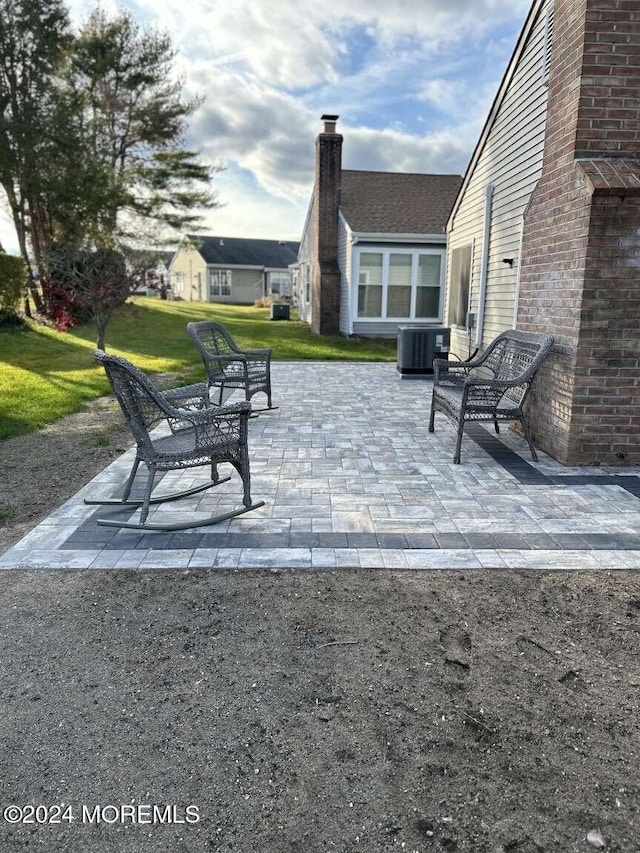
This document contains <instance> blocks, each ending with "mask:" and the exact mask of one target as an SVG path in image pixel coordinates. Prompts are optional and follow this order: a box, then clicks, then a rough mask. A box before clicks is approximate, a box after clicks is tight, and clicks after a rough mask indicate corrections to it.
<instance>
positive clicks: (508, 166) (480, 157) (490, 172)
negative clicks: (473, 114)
mask: <svg viewBox="0 0 640 853" xmlns="http://www.w3.org/2000/svg"><path fill="white" fill-rule="evenodd" d="M551 2H552V0H547V2H546V3H541V4H540V7H539V9H538V10H537V12H535V17H534V18H533V20H532V21H530V24H531V29H530V31H529V35H528V38H527V40H526V42H525V44H524V46H523V48H522V50H521V53H520V57H519V59H518V61H517V63H516V65H515V68H513V70H512V75H511V79H510V80H509V82H508V85H507V88H506V91H505V92H504V93H503V95H502V99H501V102H500V103H499V106H498V110H497V113H496V115H495V118H494V120H493V124H492V126H491V128H490V130H489V131H488V136H487V138H486V140H485V142H484V145H483V146H482V148H481V149H480V150H479V151H478V152H477V154H476V157H477V160H476V162H475V165H472V166H471V167H470V168H471V170H472V171H470V172H469V173H468V174H467V176H466V178H465V185H463V189H462V191H461V193H462V195H461V196H459V198H458V201H457V204H456V206H455V207H454V212H453V214H452V216H451V218H450V220H449V225H448V229H447V230H448V238H449V239H448V264H447V266H448V268H449V269H451V263H450V261H451V252H452V251H453V250H454V249H456V248H459V247H461V246H464V245H467V244H470V243H473V246H474V250H473V260H472V275H471V285H470V310H471V312H473V313H474V314H476V322H478V318H477V313H478V297H479V292H480V281H481V274H482V269H481V265H482V258H483V249H484V246H483V241H484V216H485V195H486V189H487V186H488V185H489V184H492V185H493V187H494V190H493V197H492V208H491V219H490V232H489V253H488V266H487V285H486V293H485V307H484V325H483V334H482V344H481V345H482V346H483V347H484V346H486V344H487V343H488V342H489V341H490V340H492V339H493V338H494V337H495V336H496V335H498V334H499V333H500V332H502V331H504V330H505V329H509V328H511V327H512V325H513V309H514V300H515V293H516V278H517V272H518V254H519V250H520V233H521V223H522V216H523V214H524V211H525V208H526V206H527V203H528V201H529V197H530V195H531V192H532V191H533V189H534V187H535V185H536V182H537V180H538V178H539V177H540V173H541V170H542V153H543V145H544V131H545V120H546V104H547V88H546V86H545V85H544V83H543V78H542V71H543V67H542V66H543V55H544V43H545V16H546V7H547V6H549V5H550V3H551ZM506 258H511V259H513V266H512V267H510V266H509V265H507V264H505V263H504V259H506ZM448 294H449V286H447V299H446V304H445V315H444V316H445V322H446V321H447V316H448ZM475 333H476V329H475V327H474V329H472V332H471V341H470V339H469V335H468V334H467V331H466V330H463V329H459V330H458V329H453V330H452V340H451V349H452V351H454V352H456V353H458V354H461V355H467V354H468V351H469V348H471V349H473V348H475ZM470 344H471V346H470Z"/></svg>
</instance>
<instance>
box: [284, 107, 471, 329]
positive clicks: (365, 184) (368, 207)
mask: <svg viewBox="0 0 640 853" xmlns="http://www.w3.org/2000/svg"><path fill="white" fill-rule="evenodd" d="M337 118H338V117H337V116H323V120H324V122H325V125H324V131H323V132H322V133H320V134H319V136H318V139H317V142H316V181H315V185H314V190H313V195H312V198H311V203H310V205H309V212H308V214H307V220H306V223H305V226H304V230H303V234H302V239H301V242H300V251H299V253H298V262H297V265H296V270H295V275H296V299H297V304H298V310H299V312H300V318H301V319H302V320H305V321H306V322H308V323H310V324H311V326H312V328H313V329H314V331H316V332H317V333H319V334H337V333H342V334H345V335H364V336H373V337H392V336H393V337H394V336H395V335H396V334H397V331H398V326H399V325H412V324H420V325H423V324H429V323H430V324H435V325H438V324H440V323H441V321H442V312H443V306H444V301H443V296H444V281H445V259H446V258H445V256H446V234H445V225H446V222H447V217H448V215H449V211H450V210H451V206H452V204H453V201H454V199H455V197H456V193H457V192H458V189H459V187H460V184H461V182H462V178H461V176H460V175H423V174H419V175H418V174H403V173H393V172H366V171H352V170H346V169H345V170H343V169H342V136H341V135H340V134H338V133H336V131H335V127H336V121H337Z"/></svg>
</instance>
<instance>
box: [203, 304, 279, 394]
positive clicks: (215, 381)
mask: <svg viewBox="0 0 640 853" xmlns="http://www.w3.org/2000/svg"><path fill="white" fill-rule="evenodd" d="M187 331H188V332H189V335H190V336H191V339H192V340H193V343H194V344H195V346H196V349H197V350H198V352H199V353H200V355H201V357H202V360H203V362H204V366H205V370H206V371H207V381H208V383H209V387H210V388H217V389H218V392H219V397H218V402H219V403H222V400H223V395H224V392H225V389H235V388H240V389H242V390H243V391H244V396H245V400H250V399H251V397H253V395H254V394H257V393H258V392H260V391H263V392H264V393H265V394H266V395H267V409H254V411H267V410H268V409H277V408H278V407H277V406H272V405H271V350H270V349H254V350H248V349H245V350H243V349H240V348H239V347H238V346H237V345H236V343H235V341H234V340H233V338H232V337H231V335H230V334H229V332H228V331H227V329H225V327H224V326H222V325H220V323H214V322H212V321H208V320H207V321H204V322H201V323H189V324H188V325H187Z"/></svg>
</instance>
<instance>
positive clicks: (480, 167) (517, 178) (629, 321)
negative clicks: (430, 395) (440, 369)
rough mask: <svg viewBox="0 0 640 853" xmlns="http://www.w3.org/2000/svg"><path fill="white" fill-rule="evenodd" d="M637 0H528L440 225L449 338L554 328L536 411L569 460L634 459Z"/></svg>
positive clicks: (458, 343) (639, 284) (639, 197)
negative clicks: (495, 90)
mask: <svg viewBox="0 0 640 853" xmlns="http://www.w3.org/2000/svg"><path fill="white" fill-rule="evenodd" d="M636 5H637V4H635V3H633V4H631V3H628V2H624V0H555V2H552V0H535V2H534V3H533V5H532V7H531V10H530V13H529V15H528V18H527V20H526V22H525V25H524V28H523V30H522V33H521V35H520V38H519V40H518V42H517V45H516V48H515V51H514V54H513V56H512V58H511V61H510V63H509V66H508V68H507V71H506V74H505V76H504V79H503V81H502V84H501V86H500V89H499V91H498V94H497V96H496V99H495V101H494V103H493V106H492V108H491V111H490V113H489V116H488V119H487V122H486V124H485V127H484V129H483V131H482V134H481V136H480V139H479V142H478V144H477V147H476V149H475V152H474V154H473V156H472V158H471V162H470V165H469V168H468V170H467V172H466V174H465V178H464V183H463V185H462V188H461V190H460V193H459V195H458V198H457V200H456V202H455V204H454V207H453V210H452V213H451V216H450V219H449V223H448V228H447V233H448V252H449V259H448V278H447V287H446V300H445V316H444V320H445V323H446V324H447V325H450V326H451V327H452V340H451V349H452V350H453V351H454V352H458V353H460V354H465V355H466V353H467V352H468V351H471V350H474V349H475V348H476V347H484V346H486V344H487V343H488V341H489V340H491V339H492V338H493V337H495V335H497V334H498V333H499V332H501V331H503V330H504V329H507V328H512V327H517V328H520V329H524V330H529V331H540V332H548V333H551V334H553V335H554V336H555V339H556V344H555V347H554V350H553V353H552V356H551V357H550V358H549V360H548V361H547V363H546V364H545V366H544V367H543V370H542V372H541V374H540V376H539V380H538V382H537V383H536V385H535V386H534V387H535V391H534V394H533V395H532V397H531V403H532V405H531V425H532V431H533V434H534V438H535V440H536V443H537V444H538V445H539V446H540V447H541V448H542V449H543V450H545V451H546V452H547V453H549V454H550V455H552V456H554V457H555V458H556V459H558V460H560V461H561V462H563V463H565V464H568V465H585V464H635V465H638V464H640V443H639V442H638V435H640V275H639V272H640V40H639V39H638V36H637V33H638V21H637V15H638V13H637V11H636Z"/></svg>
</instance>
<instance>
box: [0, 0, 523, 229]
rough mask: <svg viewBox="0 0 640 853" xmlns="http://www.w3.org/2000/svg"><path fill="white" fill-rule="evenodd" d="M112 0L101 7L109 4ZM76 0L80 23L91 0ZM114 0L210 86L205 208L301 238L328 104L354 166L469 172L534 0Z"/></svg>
mask: <svg viewBox="0 0 640 853" xmlns="http://www.w3.org/2000/svg"><path fill="white" fill-rule="evenodd" d="M116 2H117V0H101V6H102V8H104V9H106V10H107V11H109V12H112V11H114V9H115V8H116ZM68 5H69V8H70V9H71V12H72V17H73V20H74V23H75V24H76V25H77V24H78V23H79V22H80V20H81V19H84V18H86V16H87V14H88V13H89V11H90V10H91V8H92V7H93V0H70V2H68ZM117 5H118V6H119V7H120V8H129V9H131V10H132V12H133V14H134V16H135V17H136V19H138V20H140V21H141V23H143V24H145V25H153V26H156V27H159V28H160V29H164V30H167V31H169V32H170V33H171V35H172V38H173V42H174V45H175V46H176V48H177V51H178V59H177V67H178V70H179V71H180V73H181V74H182V75H183V77H184V81H185V85H184V93H185V96H186V97H193V96H195V95H196V94H201V95H203V96H204V98H205V100H204V103H203V104H202V105H201V106H200V107H199V108H198V110H197V112H196V113H195V114H194V115H193V116H192V117H191V120H190V122H189V130H188V138H187V144H188V145H190V146H193V147H195V148H199V149H200V150H201V153H202V157H203V159H205V160H208V161H209V162H211V163H223V164H225V165H226V166H227V171H226V172H225V173H223V174H221V175H218V176H216V177H215V179H214V186H215V187H216V189H217V190H218V193H219V196H220V198H221V200H223V201H226V202H227V204H226V207H225V208H224V209H223V210H219V211H215V212H213V213H212V214H210V215H209V217H208V221H210V222H212V226H211V227H213V228H214V229H215V231H216V232H218V233H221V234H222V233H227V234H228V235H229V236H234V234H240V233H244V234H253V235H254V236H256V237H259V236H273V238H274V239H275V238H276V237H278V238H279V237H283V238H287V239H291V238H292V237H293V236H295V233H294V232H295V230H296V228H300V229H301V228H302V223H303V220H304V214H305V213H306V205H307V203H308V199H309V195H310V193H311V188H312V184H313V171H314V156H315V154H314V140H315V136H316V135H317V133H318V132H319V130H320V129H321V124H320V115H321V114H322V113H323V112H335V113H338V114H340V116H341V120H340V124H339V130H340V131H341V132H342V133H343V134H344V137H345V142H344V159H343V162H344V165H345V168H357V169H372V170H382V171H408V172H463V171H464V169H465V167H466V163H467V161H468V157H469V155H470V153H471V151H472V150H473V147H474V145H475V142H476V140H477V137H478V134H479V132H480V129H481V127H482V124H483V122H484V119H485V117H486V113H487V110H488V107H489V105H490V103H491V100H492V97H493V94H494V92H495V89H496V88H497V84H498V82H499V78H500V76H501V73H502V68H501V67H500V66H501V62H500V60H501V61H502V64H503V65H504V64H506V61H507V59H508V55H509V52H510V49H511V47H512V45H511V44H510V43H509V41H510V40H509V37H508V34H507V37H506V38H505V27H508V26H509V24H511V26H512V27H513V32H514V36H513V41H514V42H515V30H516V29H517V26H518V24H519V23H521V22H522V21H523V20H524V17H525V14H526V11H527V9H528V7H529V5H530V0H421V2H419V3H416V2H415V0H396V2H395V3H389V2H388V0H342V2H341V3H340V4H339V6H336V4H327V3H318V2H317V0H278V1H277V2H276V0H234V2H231V3H229V2H219V0H190V2H188V3H185V2H184V0H162V2H158V0H119V2H118V3H117ZM496 28H499V36H498V37H494V36H493V33H494V30H496ZM482 39H484V41H483V42H482V45H481V48H482V51H483V52H487V51H493V52H494V53H495V55H494V56H493V60H495V61H493V60H492V63H488V66H489V71H488V74H489V76H490V77H491V79H483V80H478V79H477V76H475V75H474V77H473V79H471V78H470V69H471V68H473V57H474V53H476V52H477V48H478V44H479V42H480V40H482ZM494 69H495V74H494ZM225 226H226V227H225ZM5 233H6V229H3V227H2V224H1V223H0V239H2V235H3V234H5ZM6 240H7V238H6V237H5V241H6Z"/></svg>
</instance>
